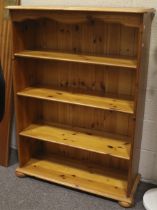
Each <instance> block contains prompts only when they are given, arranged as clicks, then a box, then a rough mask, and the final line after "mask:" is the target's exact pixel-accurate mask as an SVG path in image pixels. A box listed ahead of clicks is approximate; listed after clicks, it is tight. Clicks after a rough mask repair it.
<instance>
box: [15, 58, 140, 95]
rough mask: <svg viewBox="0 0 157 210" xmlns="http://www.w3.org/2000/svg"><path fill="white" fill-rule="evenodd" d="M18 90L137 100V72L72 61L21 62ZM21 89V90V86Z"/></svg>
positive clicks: (18, 70)
mask: <svg viewBox="0 0 157 210" xmlns="http://www.w3.org/2000/svg"><path fill="white" fill-rule="evenodd" d="M16 65H17V68H16V70H15V71H16V74H17V79H18V80H19V81H21V80H24V81H23V83H20V82H19V83H18V84H19V90H22V89H24V88H27V87H29V86H34V87H36V86H40V87H50V88H55V89H63V90H65V91H74V92H76V93H77V92H80V93H85V94H93V95H98V96H115V97H117V98H125V97H126V98H130V99H132V98H133V97H134V93H135V76H136V73H135V72H134V71H132V70H129V69H124V68H114V67H105V66H97V65H90V64H78V63H77V64H76V63H70V62H56V61H48V62H44V61H39V60H32V59H30V60H29V59H28V61H27V63H26V62H25V59H24V60H23V59H19V60H18V62H17V63H16ZM20 86H21V87H20Z"/></svg>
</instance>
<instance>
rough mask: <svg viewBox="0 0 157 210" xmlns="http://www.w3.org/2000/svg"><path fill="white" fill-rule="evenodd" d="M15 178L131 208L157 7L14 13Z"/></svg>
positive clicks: (18, 8)
mask: <svg viewBox="0 0 157 210" xmlns="http://www.w3.org/2000/svg"><path fill="white" fill-rule="evenodd" d="M9 10H10V14H11V18H12V25H13V45H14V52H13V53H14V92H15V105H16V118H17V136H18V151H19V164H20V166H19V168H18V169H17V170H16V174H17V176H20V177H23V176H25V175H29V176H33V177H37V178H41V179H44V180H48V181H51V182H54V183H59V184H63V185H66V186H69V187H72V188H76V189H79V190H83V191H87V192H90V193H94V194H97V195H100V196H104V197H108V198H112V199H115V200H118V201H119V203H120V205H122V206H124V207H129V206H131V205H132V204H133V197H134V192H135V191H136V188H137V184H138V182H139V180H140V176H139V175H138V164H139V155H140V144H141V133H142V122H143V113H144V101H145V88H146V78H147V68H148V52H149V41H150V29H151V21H152V17H153V14H154V12H155V11H154V10H153V9H144V8H125V9H124V8H87V7H63V8H62V7H52V8H51V7H22V6H16V7H9Z"/></svg>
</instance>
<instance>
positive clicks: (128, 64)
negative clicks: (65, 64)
mask: <svg viewBox="0 0 157 210" xmlns="http://www.w3.org/2000/svg"><path fill="white" fill-rule="evenodd" d="M15 57H22V58H36V59H45V60H56V61H69V62H76V63H86V64H97V65H104V66H116V67H124V68H131V69H136V68H137V63H136V59H133V58H132V59H127V58H126V59H125V58H123V59H122V58H112V57H98V56H88V55H79V54H68V53H62V52H46V51H30V50H27V51H22V52H19V53H15Z"/></svg>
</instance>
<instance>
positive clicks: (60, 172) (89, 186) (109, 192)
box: [17, 155, 129, 201]
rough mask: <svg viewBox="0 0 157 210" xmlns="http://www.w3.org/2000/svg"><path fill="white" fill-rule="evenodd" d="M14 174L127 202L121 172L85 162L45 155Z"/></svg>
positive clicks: (125, 184)
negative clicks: (21, 174)
mask: <svg viewBox="0 0 157 210" xmlns="http://www.w3.org/2000/svg"><path fill="white" fill-rule="evenodd" d="M17 172H20V173H24V174H26V175H30V176H33V177H37V178H41V179H44V180H47V181H50V182H54V183H58V184H63V185H66V186H69V187H72V188H76V189H79V190H84V191H87V192H90V193H94V194H98V195H101V196H106V197H110V198H113V199H117V200H124V201H129V198H127V197H126V189H127V174H126V172H125V171H121V170H113V169H105V168H104V169H101V168H100V167H98V166H96V165H95V164H90V163H85V161H84V162H82V161H77V160H71V159H67V158H65V157H64V158H63V157H61V156H47V155H45V156H42V157H39V158H37V159H30V161H29V162H28V163H27V164H25V165H24V166H23V167H21V168H18V169H17Z"/></svg>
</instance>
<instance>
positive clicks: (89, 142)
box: [20, 124, 130, 160]
mask: <svg viewBox="0 0 157 210" xmlns="http://www.w3.org/2000/svg"><path fill="white" fill-rule="evenodd" d="M20 135H21V136H25V137H30V138H34V139H39V140H41V141H47V142H52V143H57V144H61V145H66V146H70V147H73V148H79V149H83V150H87V151H91V152H96V153H100V154H107V155H111V156H114V157H118V158H123V159H127V160H129V158H130V143H129V141H127V140H126V139H118V138H117V139H116V138H110V137H105V136H96V135H95V134H93V133H92V132H90V133H83V132H78V131H76V130H74V129H67V128H59V127H56V126H48V125H40V124H32V125H30V126H29V127H28V128H26V129H25V130H24V131H22V132H21V133H20Z"/></svg>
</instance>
